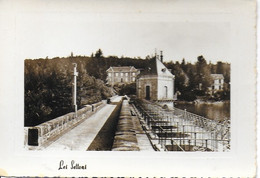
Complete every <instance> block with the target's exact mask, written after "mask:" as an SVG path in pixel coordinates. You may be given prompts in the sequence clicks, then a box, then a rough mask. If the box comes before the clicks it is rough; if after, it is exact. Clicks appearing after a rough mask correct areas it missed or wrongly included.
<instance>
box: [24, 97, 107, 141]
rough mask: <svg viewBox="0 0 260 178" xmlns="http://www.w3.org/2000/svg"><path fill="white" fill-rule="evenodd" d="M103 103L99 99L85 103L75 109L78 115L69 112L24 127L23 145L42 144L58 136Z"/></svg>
mask: <svg viewBox="0 0 260 178" xmlns="http://www.w3.org/2000/svg"><path fill="white" fill-rule="evenodd" d="M104 105H105V101H100V102H98V103H95V104H92V105H86V106H85V107H84V108H82V109H79V110H78V111H77V115H78V117H75V113H74V112H71V113H68V114H65V115H63V116H60V117H57V118H55V119H52V120H50V121H47V122H44V123H42V124H39V125H37V126H34V127H25V128H24V134H25V140H24V144H25V146H27V145H29V146H42V145H43V144H45V143H47V142H48V141H49V140H51V139H52V138H54V137H57V136H59V135H60V134H62V133H63V132H65V131H66V130H68V129H71V128H73V127H75V126H76V125H78V124H79V123H81V122H82V121H83V120H84V119H86V118H88V117H90V116H91V115H93V114H94V113H96V112H97V111H98V110H99V109H101V108H102V107H103V106H104Z"/></svg>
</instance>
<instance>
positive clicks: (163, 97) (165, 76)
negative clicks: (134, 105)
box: [136, 53, 176, 107]
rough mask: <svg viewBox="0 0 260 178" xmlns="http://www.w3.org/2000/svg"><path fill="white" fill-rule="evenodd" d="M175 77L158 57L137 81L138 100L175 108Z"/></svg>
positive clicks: (161, 57)
mask: <svg viewBox="0 0 260 178" xmlns="http://www.w3.org/2000/svg"><path fill="white" fill-rule="evenodd" d="M174 79H175V76H174V75H173V74H172V73H171V72H170V70H169V69H167V68H166V67H165V66H164V64H163V56H162V53H161V56H160V59H159V57H158V56H157V55H156V57H155V58H152V59H151V62H150V63H149V65H148V66H146V68H145V69H144V70H143V71H141V73H140V74H139V75H138V77H137V80H136V88H137V98H139V99H146V100H151V101H156V102H158V103H160V104H162V105H164V104H166V105H168V106H171V107H172V106H173V101H174V100H175V99H176V95H174Z"/></svg>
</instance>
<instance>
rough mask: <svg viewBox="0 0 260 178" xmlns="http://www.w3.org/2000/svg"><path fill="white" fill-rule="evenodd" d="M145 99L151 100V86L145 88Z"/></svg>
mask: <svg viewBox="0 0 260 178" xmlns="http://www.w3.org/2000/svg"><path fill="white" fill-rule="evenodd" d="M145 99H147V100H150V86H146V87H145Z"/></svg>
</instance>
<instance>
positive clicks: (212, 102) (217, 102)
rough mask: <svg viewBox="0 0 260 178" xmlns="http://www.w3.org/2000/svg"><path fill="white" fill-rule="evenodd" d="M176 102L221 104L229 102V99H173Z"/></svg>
mask: <svg viewBox="0 0 260 178" xmlns="http://www.w3.org/2000/svg"><path fill="white" fill-rule="evenodd" d="M174 103H176V104H221V103H230V100H221V101H212V100H201V99H196V100H194V101H184V100H180V101H175V102H174Z"/></svg>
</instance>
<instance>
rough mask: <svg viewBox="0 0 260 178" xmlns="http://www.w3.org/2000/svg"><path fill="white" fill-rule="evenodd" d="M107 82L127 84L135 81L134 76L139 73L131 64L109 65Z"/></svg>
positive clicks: (110, 83) (112, 84)
mask: <svg viewBox="0 0 260 178" xmlns="http://www.w3.org/2000/svg"><path fill="white" fill-rule="evenodd" d="M106 72H107V84H109V85H111V86H114V85H115V84H119V85H120V84H129V83H133V82H136V76H137V75H138V74H139V73H140V71H139V70H138V69H136V68H135V67H133V66H122V67H110V68H109V69H107V71H106Z"/></svg>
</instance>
